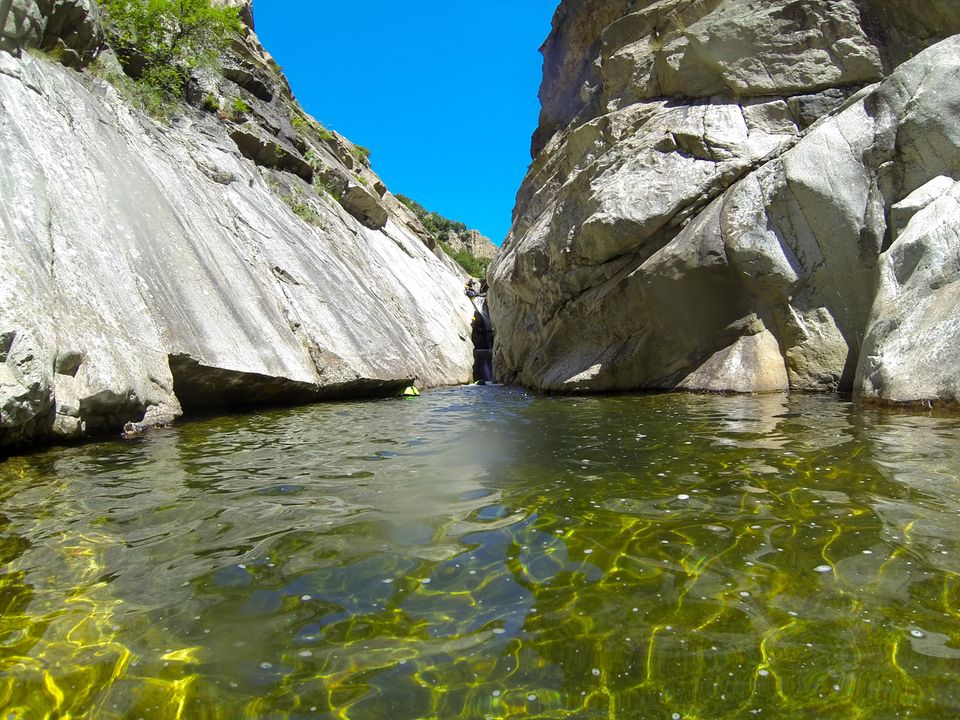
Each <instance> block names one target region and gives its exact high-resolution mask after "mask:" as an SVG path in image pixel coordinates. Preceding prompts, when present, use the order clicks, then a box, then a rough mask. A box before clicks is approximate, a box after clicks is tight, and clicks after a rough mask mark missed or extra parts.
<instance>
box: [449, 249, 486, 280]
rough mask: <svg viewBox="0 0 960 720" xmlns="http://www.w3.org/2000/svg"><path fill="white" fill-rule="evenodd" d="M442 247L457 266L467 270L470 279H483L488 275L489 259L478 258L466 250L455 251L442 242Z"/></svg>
mask: <svg viewBox="0 0 960 720" xmlns="http://www.w3.org/2000/svg"><path fill="white" fill-rule="evenodd" d="M440 247H441V248H442V249H443V251H444V252H445V253H446V254H447V255H449V256H450V257H452V258H453V260H454V262H456V263H457V265H459V266H460V267H462V268H463V269H464V270H466V271H467V274H468V275H470V277H475V278H482V277H484V276H485V275H486V274H487V268H488V267H489V266H490V259H489V258H478V257H476V256H475V255H473V254H472V253H469V252H467V251H466V250H454V249H453V248H452V247H450V246H449V245H447V244H446V243H445V242H441V243H440Z"/></svg>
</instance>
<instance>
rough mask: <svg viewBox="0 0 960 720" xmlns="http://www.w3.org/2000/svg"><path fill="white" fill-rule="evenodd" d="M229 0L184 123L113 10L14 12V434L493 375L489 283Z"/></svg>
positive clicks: (9, 86) (2, 240)
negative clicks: (209, 68)
mask: <svg viewBox="0 0 960 720" xmlns="http://www.w3.org/2000/svg"><path fill="white" fill-rule="evenodd" d="M228 4H231V5H233V6H238V7H239V9H240V16H241V18H242V20H243V23H244V25H243V28H242V30H241V32H240V33H239V34H238V35H237V36H236V37H235V38H234V40H233V42H232V45H231V46H230V48H229V49H228V50H227V52H226V53H225V54H224V56H223V57H222V58H221V62H220V65H221V67H220V69H219V71H217V72H196V73H192V74H191V77H190V81H189V84H188V87H187V98H186V99H187V101H188V102H187V103H184V104H182V106H180V107H178V108H177V109H176V110H175V112H173V113H171V114H170V116H169V117H167V118H164V119H161V120H157V119H155V118H153V117H150V116H149V115H148V114H147V113H144V112H142V111H140V110H138V109H137V108H136V107H135V106H134V104H132V103H131V102H130V99H129V97H127V96H126V95H125V93H124V90H125V88H128V87H129V82H130V81H129V78H127V77H125V75H124V72H125V68H122V67H121V66H120V63H119V62H118V59H117V56H116V55H115V54H114V53H113V51H112V49H111V48H110V47H109V46H108V43H107V42H106V41H105V36H104V30H103V22H102V18H101V13H100V11H99V10H98V6H97V4H96V3H95V2H92V0H42V1H40V2H36V3H34V2H33V0H13V2H9V1H7V0H5V1H4V2H3V4H2V6H0V26H2V30H3V48H2V50H0V198H2V203H0V264H2V272H0V448H2V447H11V446H24V445H30V444H38V443H45V442H51V441H59V440H70V439H77V438H83V437H87V436H91V435H97V434H103V433H111V434H115V433H119V432H120V430H121V429H122V428H123V427H124V426H125V425H127V424H131V427H132V428H133V430H134V431H137V430H139V429H140V428H142V427H143V426H146V425H150V424H156V423H166V422H169V421H171V420H173V419H175V418H177V417H179V416H180V415H181V414H183V413H184V412H194V411H211V410H217V409H223V408H227V409H231V408H236V407H249V406H252V405H258V404H275V403H291V402H308V401H313V400H318V399H325V398H333V397H347V396H349V397H362V396H373V395H388V394H392V393H394V392H396V391H397V390H398V389H402V388H403V387H405V386H407V385H409V384H411V383H414V382H416V383H418V384H420V385H424V386H440V385H451V384H458V383H463V382H468V381H469V380H470V379H471V366H472V362H473V357H472V350H473V348H472V345H471V343H470V319H471V317H472V314H473V309H472V307H471V305H470V303H469V301H468V300H467V298H466V297H464V294H463V282H464V279H465V274H464V273H463V272H462V270H460V268H459V267H458V266H456V264H455V263H453V262H452V260H450V259H449V258H448V257H447V256H446V254H444V253H443V252H442V251H441V250H440V249H439V248H438V247H437V243H436V241H435V239H434V238H432V237H431V236H430V234H429V233H427V232H426V230H424V228H423V226H422V225H421V224H420V222H419V221H418V220H417V218H416V217H415V216H414V215H413V213H411V212H410V211H409V210H408V209H407V208H406V207H405V206H404V205H403V204H402V203H400V202H399V201H397V200H396V198H394V196H393V195H392V194H391V193H390V192H389V191H388V190H387V188H386V187H385V185H384V184H383V183H382V182H381V180H380V178H379V177H378V176H377V175H376V174H375V173H374V172H373V170H372V169H371V167H370V162H369V158H368V155H369V153H368V151H366V150H365V149H363V148H360V147H359V146H356V145H354V144H353V143H351V142H350V141H349V140H347V139H346V138H344V137H342V136H340V135H339V134H338V133H336V132H334V131H332V130H329V129H327V128H325V127H323V126H321V125H320V124H319V123H317V122H316V121H315V120H314V119H313V118H311V117H310V116H309V115H307V114H306V113H305V112H304V111H303V109H302V108H301V107H300V105H299V104H298V103H297V101H296V99H295V98H294V96H293V94H292V92H291V89H290V87H289V85H288V84H287V81H286V79H285V78H284V76H283V74H282V72H281V71H280V69H279V67H278V66H277V65H276V63H275V62H274V61H273V59H272V58H271V57H270V56H269V54H267V52H266V51H265V50H264V49H263V47H262V46H261V45H260V43H259V41H258V40H257V37H256V35H255V33H254V31H253V15H252V11H251V4H250V1H249V0H230V2H229V3H228Z"/></svg>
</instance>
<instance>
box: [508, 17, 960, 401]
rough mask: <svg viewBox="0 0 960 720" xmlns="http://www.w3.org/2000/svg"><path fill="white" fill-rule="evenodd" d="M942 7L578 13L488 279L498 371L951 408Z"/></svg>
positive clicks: (559, 383)
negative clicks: (914, 11)
mask: <svg viewBox="0 0 960 720" xmlns="http://www.w3.org/2000/svg"><path fill="white" fill-rule="evenodd" d="M948 6H952V3H949V2H943V3H937V2H934V3H932V5H931V7H930V11H931V13H932V15H931V16H929V17H927V16H924V17H918V18H914V19H913V20H909V19H908V18H909V17H912V16H911V15H910V13H909V12H908V11H907V9H906V6H905V7H904V9H903V12H902V13H897V12H895V11H893V10H892V9H891V8H890V7H889V6H888V4H884V3H880V2H875V3H874V2H870V1H868V0H861V1H860V2H853V1H852V0H839V1H837V2H818V1H816V0H775V1H774V2H769V3H742V2H735V1H733V0H696V1H695V2H689V1H674V0H662V1H661V2H639V3H637V2H627V0H616V1H615V0H583V1H581V2H564V3H562V4H561V6H560V8H559V9H558V11H557V14H556V16H555V18H554V30H553V33H552V35H551V37H550V38H549V39H548V40H547V42H546V44H545V45H544V48H543V52H544V57H545V62H544V73H545V76H544V84H543V88H542V89H541V101H542V104H543V111H542V114H541V123H540V127H539V128H538V130H537V133H536V134H535V136H534V145H533V150H534V162H533V165H532V166H531V168H530V171H529V173H528V175H527V178H526V179H525V181H524V184H523V186H522V187H521V189H520V192H519V194H518V205H517V209H516V211H515V214H514V225H513V228H512V231H511V234H510V236H509V237H508V239H507V242H506V243H505V244H504V247H503V249H502V251H501V253H500V254H499V255H498V256H497V258H496V259H495V260H494V263H493V265H492V267H491V270H490V273H489V279H490V283H491V293H490V306H491V312H492V316H493V321H494V325H495V327H496V329H497V343H496V363H495V365H496V367H497V371H498V373H499V375H500V378H501V379H503V380H508V381H509V380H515V381H518V382H520V383H522V384H525V385H528V386H532V387H536V388H539V389H543V390H548V391H558V392H600V391H609V390H619V389H640V388H644V389H669V388H685V389H692V390H715V391H740V392H759V391H770V390H786V389H794V390H810V391H829V390H837V389H841V390H855V391H857V392H858V393H859V394H861V395H862V396H864V397H869V398H875V399H877V400H881V401H891V402H912V401H923V400H930V399H937V400H942V401H946V402H954V401H956V400H957V396H956V386H957V380H958V379H960V362H958V352H957V350H956V347H957V345H956V339H957V338H956V334H955V333H954V334H953V335H951V334H950V331H949V330H950V328H953V324H950V323H947V322H946V320H945V319H946V318H948V317H949V316H950V315H951V314H953V313H955V311H956V309H957V307H958V305H957V303H956V298H957V296H956V295H955V294H951V293H952V290H951V288H952V287H953V286H952V283H953V282H954V281H955V279H956V278H955V275H951V272H953V273H955V271H956V264H955V263H954V264H953V265H950V264H949V263H950V261H949V258H950V257H956V252H957V239H956V234H955V231H954V233H953V234H952V235H951V227H955V226H951V224H950V218H951V217H953V216H954V213H955V208H954V206H953V205H951V203H952V202H955V201H954V200H953V198H954V197H955V196H954V194H953V192H954V191H953V189H952V188H953V187H954V179H957V178H960V120H958V117H960V116H958V113H957V110H958V108H960V37H953V38H949V39H944V38H945V37H946V36H948V35H950V34H951V33H955V32H960V15H958V14H956V13H955V12H951V11H949V7H948ZM934 16H936V18H934ZM926 46H929V47H928V49H926V50H923V51H922V52H919V54H917V55H916V56H915V57H913V58H912V59H909V60H906V61H905V62H904V60H905V59H906V56H907V55H909V54H910V52H914V51H919V50H920V49H921V48H923V47H926ZM908 51H909V52H908ZM951 253H953V254H952V255H951ZM918 257H922V258H925V260H924V261H922V262H919V264H917V265H916V266H910V267H909V269H907V266H909V265H910V263H911V262H913V260H914V259H916V258H918ZM941 261H942V262H946V263H947V269H946V270H944V268H939V270H938V269H937V267H936V264H937V263H939V262H941ZM935 271H939V272H941V275H938V276H937V277H936V278H935V279H933V278H932V277H931V276H930V273H934V272H935ZM931 287H936V288H938V289H935V290H931V289H930V288H931ZM878 288H879V289H878ZM911 293H912V294H913V297H909V296H910V295H911ZM919 296H924V298H925V300H924V302H920V300H919ZM908 297H909V299H908ZM951 301H952V304H951ZM954 329H955V328H954ZM911 333H916V335H915V337H916V339H917V340H919V339H920V337H921V336H922V338H923V341H922V343H919V342H914V340H913V339H911ZM907 346H911V347H910V349H909V351H907V350H905V348H906V347H907ZM921 354H926V355H925V357H926V358H927V359H928V360H929V362H926V363H921V362H920V358H919V356H920V355H921ZM935 358H936V360H935ZM951 358H952V361H951V360H950V359H951ZM914 360H916V361H917V362H916V363H915V362H914ZM951 378H953V380H951Z"/></svg>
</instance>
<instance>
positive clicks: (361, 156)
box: [350, 145, 370, 167]
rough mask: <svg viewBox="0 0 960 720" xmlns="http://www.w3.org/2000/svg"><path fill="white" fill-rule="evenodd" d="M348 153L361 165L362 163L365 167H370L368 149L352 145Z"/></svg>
mask: <svg viewBox="0 0 960 720" xmlns="http://www.w3.org/2000/svg"><path fill="white" fill-rule="evenodd" d="M350 152H351V153H352V154H353V156H354V157H355V158H356V159H357V160H359V161H360V162H361V163H363V164H364V165H366V166H367V167H370V149H369V148H365V147H364V146H363V145H354V146H353V147H352V148H351V149H350Z"/></svg>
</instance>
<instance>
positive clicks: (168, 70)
mask: <svg viewBox="0 0 960 720" xmlns="http://www.w3.org/2000/svg"><path fill="white" fill-rule="evenodd" d="M101 6H102V8H103V10H104V12H105V15H106V18H105V23H104V29H105V31H106V33H107V39H108V41H109V43H110V46H111V47H112V48H113V51H114V52H115V53H116V55H117V58H118V59H119V60H120V64H121V65H122V67H123V70H124V72H125V73H126V74H127V75H128V76H130V77H131V78H133V80H134V81H135V83H136V89H137V90H138V91H139V95H140V99H141V100H142V103H143V105H144V106H145V107H146V108H147V109H148V110H153V111H156V110H162V108H163V107H164V106H165V105H167V104H169V102H170V101H171V99H177V98H181V97H183V94H184V88H185V85H186V80H187V76H188V73H189V72H190V71H191V70H195V69H198V68H209V67H215V66H216V64H217V61H218V58H219V56H220V53H221V52H222V51H223V50H224V49H225V48H226V47H227V46H228V44H229V42H230V37H231V35H232V34H233V33H235V32H239V31H240V28H241V23H240V13H239V10H238V9H237V8H235V7H229V6H215V5H213V4H212V3H211V2H210V0H103V2H102V3H101Z"/></svg>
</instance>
